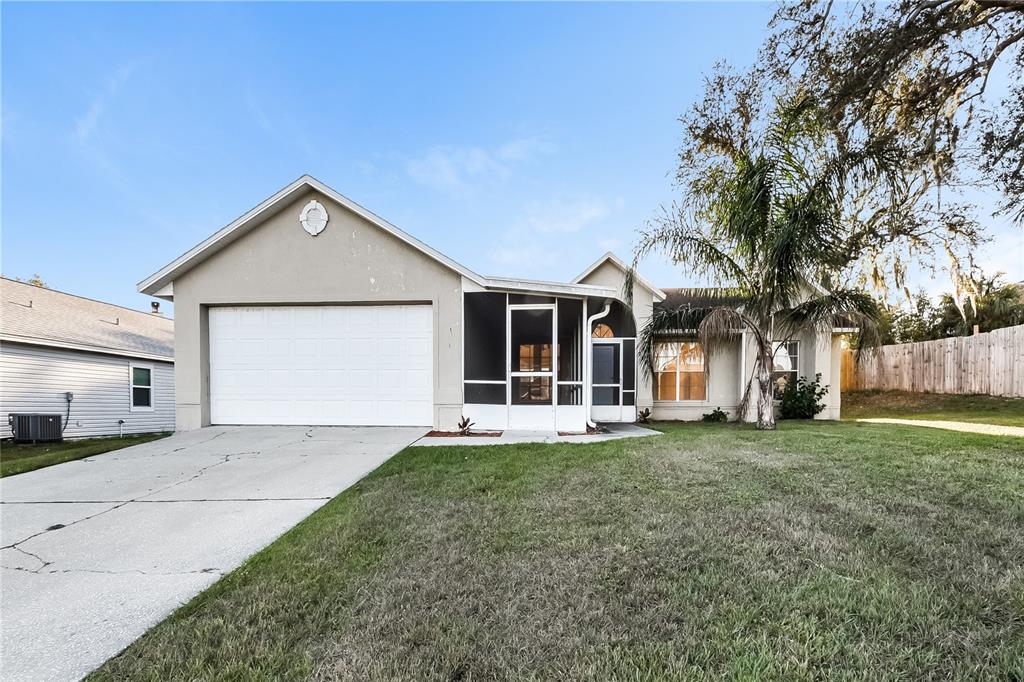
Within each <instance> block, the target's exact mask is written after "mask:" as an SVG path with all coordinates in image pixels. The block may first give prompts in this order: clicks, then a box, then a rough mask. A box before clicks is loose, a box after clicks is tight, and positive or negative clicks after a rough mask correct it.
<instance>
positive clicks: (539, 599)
mask: <svg viewBox="0 0 1024 682" xmlns="http://www.w3.org/2000/svg"><path fill="white" fill-rule="evenodd" d="M657 428H659V429H662V430H663V431H664V432H665V435H664V436H660V437H656V438H646V439H639V440H623V441H614V442H608V443H596V444H593V445H544V446H538V445H523V446H487V447H476V448H469V447H451V448H410V449H407V450H405V451H404V452H402V453H401V454H400V455H398V456H397V457H395V458H394V459H392V460H391V461H389V462H388V463H386V464H385V465H384V466H382V467H381V468H380V469H378V470H377V471H375V472H374V473H372V474H371V475H370V476H369V477H368V478H366V479H365V480H364V481H362V482H361V483H359V484H358V485H357V486H355V487H354V488H352V489H350V490H348V491H346V492H345V493H343V494H342V495H340V496H339V497H337V498H335V499H334V500H332V501H331V502H330V503H329V504H328V505H327V506H325V507H324V508H322V509H321V510H320V511H318V512H316V513H315V514H314V515H313V516H311V517H310V518H309V519H307V520H306V521H305V522H303V523H302V524H300V525H299V526H297V527H296V528H295V529H293V530H292V531H291V532H289V533H288V534H286V535H285V536H284V537H282V538H281V539H280V540H278V541H277V542H276V543H274V544H273V545H271V546H270V547H269V548H267V549H266V550H265V551H263V552H262V553H260V554H258V555H256V556H255V557H253V558H252V559H251V560H250V561H249V562H247V563H246V564H245V565H244V566H242V567H241V568H240V569H238V570H237V571H235V572H233V573H232V574H230V575H229V576H227V577H226V578H224V579H223V580H221V581H220V582H219V583H218V584H216V585H214V586H213V587H212V588H210V589H209V590H207V591H206V592H204V593H203V594H201V595H200V596H198V597H197V598H196V599H194V600H193V601H192V602H191V603H189V604H187V605H186V606H184V607H182V608H181V609H180V610H179V611H177V612H176V613H175V614H173V615H172V616H171V617H170V618H169V619H168V620H166V621H165V622H163V623H162V624H160V625H158V626H157V627H155V628H154V629H153V630H151V631H150V632H149V633H148V634H147V635H145V636H144V637H143V638H142V639H141V640H139V641H138V642H136V643H135V644H133V645H132V646H131V647H129V648H128V649H127V650H126V651H125V652H124V653H123V654H122V655H120V656H119V657H117V658H115V659H112V660H111V661H109V662H108V663H107V664H106V665H105V666H103V667H102V668H101V669H100V670H99V671H97V672H96V673H95V674H94V675H93V678H92V679H94V680H128V679H131V680H164V679H192V680H200V679H218V680H226V679H231V680H242V679H244V680H250V679H261V680H278V679H281V680H306V679H316V680H335V679H338V680H492V679H497V680H521V679H544V680H568V679H588V680H609V679H611V680H633V681H645V680H652V681H653V680H662V679H680V680H681V679H707V680H717V679H723V678H727V679H744V680H755V679H773V680H782V679H785V680H811V679H844V680H853V679H858V680H860V679H878V680H881V679H892V680H897V679H943V680H947V679H1003V680H1021V679H1024V532H1022V529H1024V493H1022V491H1024V441H1022V440H1021V439H1013V438H999V437H993V436H981V435H976V434H967V433H956V432H945V431H936V430H931V429H920V428H914V427H901V426H883V425H869V424H857V423H825V422H804V423H793V422H787V423H783V424H781V425H780V428H779V430H778V431H777V432H774V433H757V432H755V431H753V430H752V429H749V428H746V427H737V426H734V425H701V424H689V425H681V424H673V425H668V424H663V425H659V426H657Z"/></svg>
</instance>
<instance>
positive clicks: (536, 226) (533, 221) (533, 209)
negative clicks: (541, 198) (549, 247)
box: [525, 199, 610, 233]
mask: <svg viewBox="0 0 1024 682" xmlns="http://www.w3.org/2000/svg"><path fill="white" fill-rule="evenodd" d="M609 213H610V209H609V207H608V204H607V203H605V202H604V201H602V200H601V199H577V200H574V201H567V200H564V199H553V200H551V201H548V202H546V203H543V204H541V203H536V202H534V203H531V204H529V205H527V207H526V219H525V223H526V226H527V227H529V228H530V229H532V230H535V231H537V232H540V233H545V232H579V231H581V230H583V229H585V228H586V227H588V226H589V225H592V224H594V223H596V222H600V221H601V220H604V219H605V218H607V217H608V214H609Z"/></svg>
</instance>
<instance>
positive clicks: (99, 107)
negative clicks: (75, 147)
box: [74, 64, 136, 144]
mask: <svg viewBox="0 0 1024 682" xmlns="http://www.w3.org/2000/svg"><path fill="white" fill-rule="evenodd" d="M135 68H136V67H135V65H134V64H124V65H122V66H119V67H118V68H117V69H116V70H115V71H114V72H113V73H112V74H110V76H108V77H107V79H106V81H105V83H104V84H103V88H102V89H101V91H100V93H99V94H98V95H96V96H95V97H93V98H92V101H90V102H89V106H88V108H87V109H86V110H85V113H83V114H82V115H81V116H79V117H78V118H76V119H75V131H74V133H75V139H76V140H77V141H78V143H79V144H85V143H86V142H88V141H89V140H90V139H91V138H92V136H93V135H94V134H95V132H96V129H97V127H98V126H99V124H100V119H101V118H102V117H103V114H104V113H105V112H106V110H107V106H108V103H109V102H110V100H111V98H113V97H114V96H115V95H116V94H117V92H118V90H120V89H121V87H122V86H124V84H125V83H126V82H127V81H128V79H129V78H131V76H132V74H133V73H134V72H135Z"/></svg>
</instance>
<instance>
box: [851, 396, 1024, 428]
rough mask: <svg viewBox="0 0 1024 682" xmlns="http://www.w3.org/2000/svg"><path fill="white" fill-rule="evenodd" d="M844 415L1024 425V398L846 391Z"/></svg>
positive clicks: (854, 417) (859, 417)
mask: <svg viewBox="0 0 1024 682" xmlns="http://www.w3.org/2000/svg"><path fill="white" fill-rule="evenodd" d="M842 399H843V405H842V413H843V415H842V416H843V419H863V418H868V417H891V418H895V419H932V420H935V419H945V420H949V421H960V422H976V423H982V424H1001V425H1003V426H1024V399H1021V398H996V397H993V396H988V395H943V394H940V393H907V392H905V391H843V396H842Z"/></svg>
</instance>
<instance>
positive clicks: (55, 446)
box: [0, 433, 170, 477]
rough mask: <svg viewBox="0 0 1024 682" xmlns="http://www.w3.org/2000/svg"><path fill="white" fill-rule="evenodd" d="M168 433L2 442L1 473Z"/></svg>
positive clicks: (52, 463) (92, 452)
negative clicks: (21, 443)
mask: <svg viewBox="0 0 1024 682" xmlns="http://www.w3.org/2000/svg"><path fill="white" fill-rule="evenodd" d="M168 435H170V434H167V433H144V434H140V435H136V436H125V437H124V438H117V437H112V438H83V439H81V440H66V441H63V442H60V443H37V444H35V445H31V444H25V445H15V444H14V443H12V442H10V441H6V442H4V444H3V446H2V451H0V477H3V476H13V475H14V474H23V473H25V472H26V471H34V470H36V469H42V468H43V467H48V466H51V465H54V464H60V463H61V462H70V461H71V460H73V459H82V458H83V457H91V456H92V455H99V454H102V453H104V452H110V451H111V450H120V449H121V448H126V447H128V446H129V445H138V444H139V443H146V442H149V441H151V440H156V439H157V438H163V437H164V436H168Z"/></svg>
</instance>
